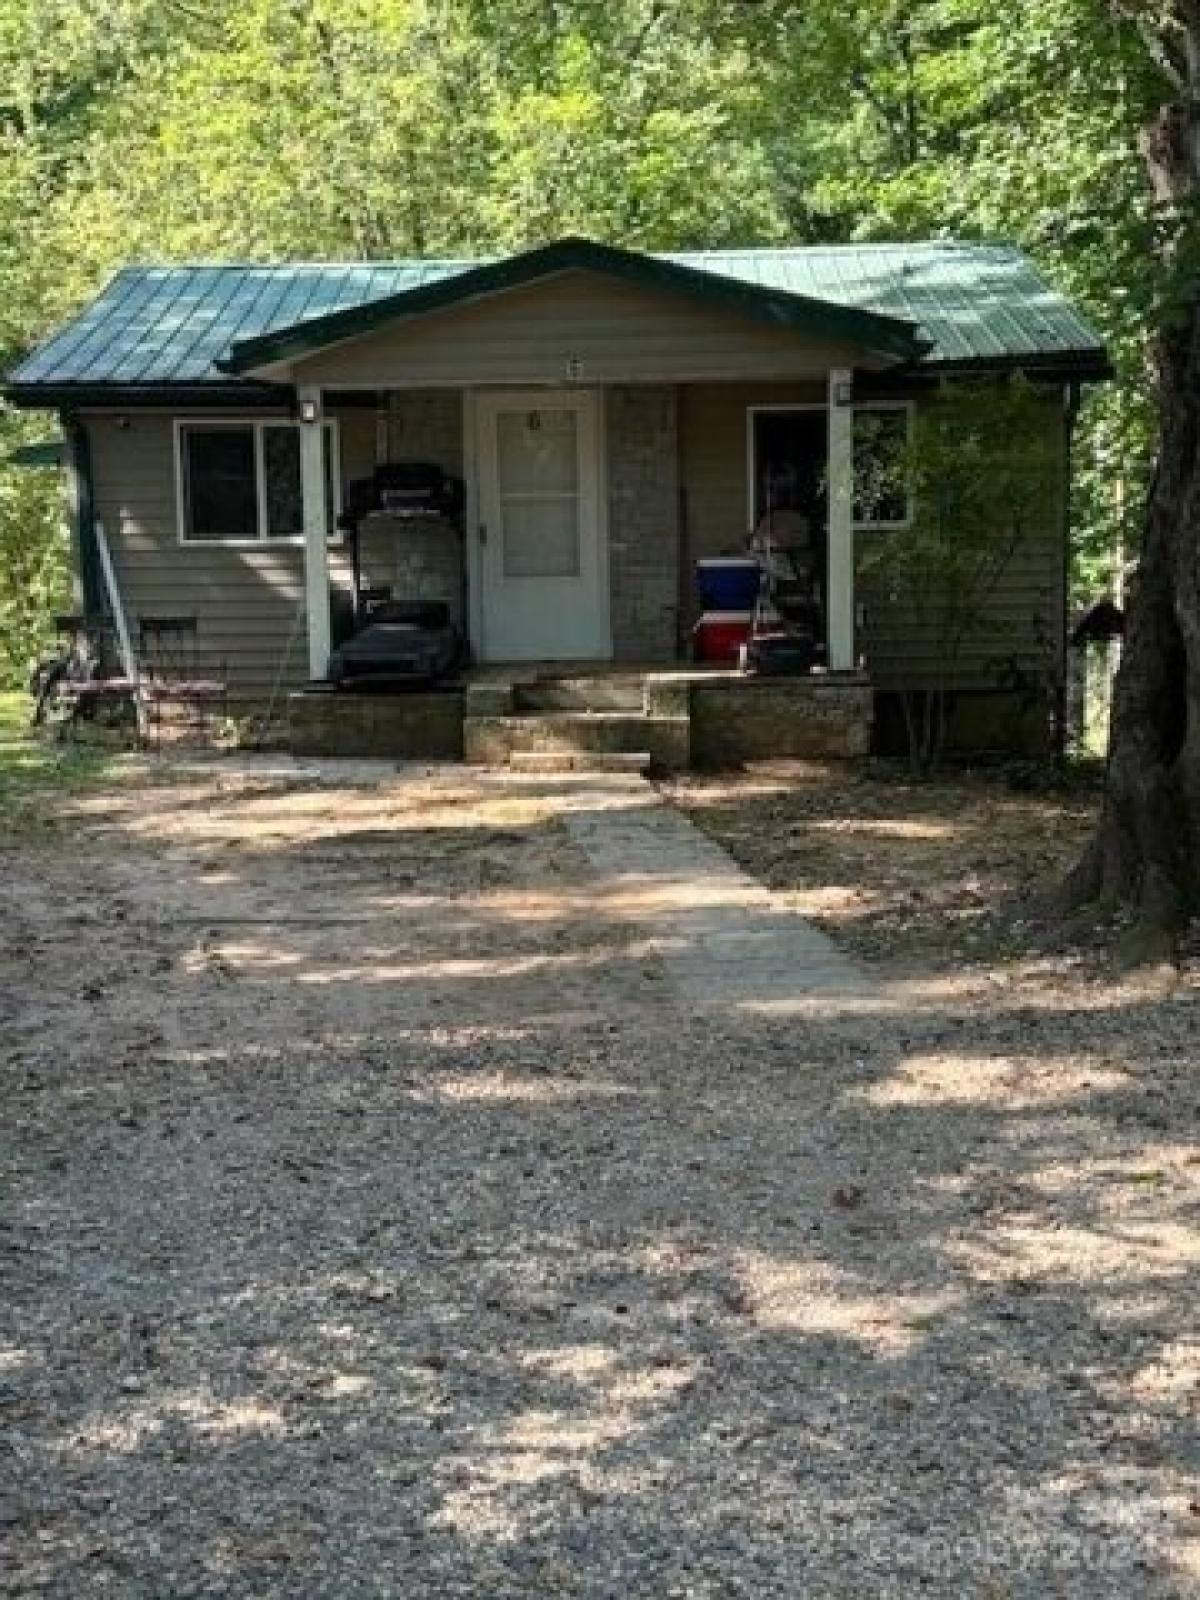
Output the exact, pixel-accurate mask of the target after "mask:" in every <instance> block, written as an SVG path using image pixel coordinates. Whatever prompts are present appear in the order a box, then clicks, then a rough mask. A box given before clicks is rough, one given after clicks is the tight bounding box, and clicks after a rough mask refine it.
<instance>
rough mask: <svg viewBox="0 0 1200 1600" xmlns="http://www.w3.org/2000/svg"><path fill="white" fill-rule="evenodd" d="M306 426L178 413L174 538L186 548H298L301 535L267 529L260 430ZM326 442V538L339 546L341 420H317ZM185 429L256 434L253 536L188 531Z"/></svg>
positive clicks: (276, 419) (274, 419) (266, 419)
mask: <svg viewBox="0 0 1200 1600" xmlns="http://www.w3.org/2000/svg"><path fill="white" fill-rule="evenodd" d="M307 426H310V424H307V423H303V422H298V421H297V420H296V419H295V418H293V417H286V416H278V417H176V418H175V428H174V432H175V531H176V542H177V543H178V544H181V545H186V546H187V547H188V549H189V550H197V549H200V550H202V549H211V550H229V549H237V550H257V549H258V548H259V546H260V545H284V546H289V545H290V546H299V545H302V544H303V543H304V535H303V534H302V533H269V532H268V531H267V471H266V449H265V441H264V437H263V436H264V434H265V433H266V430H267V429H268V428H295V429H296V430H297V432H298V431H299V430H300V429H301V428H303V427H307ZM320 426H321V428H322V429H323V430H324V433H325V437H326V439H327V440H328V449H329V466H330V476H331V478H332V480H333V483H332V487H333V520H332V526H331V527H330V528H329V530H328V542H329V543H330V544H340V543H341V542H342V538H343V534H342V530H341V529H340V528H339V526H338V518H339V517H340V516H341V512H342V437H341V427H340V423H339V419H338V418H337V417H325V418H324V419H323V420H322V422H321V424H320ZM188 428H202V429H204V430H205V431H209V432H211V431H215V430H216V429H218V428H237V429H242V430H245V429H247V428H248V429H250V431H251V433H252V434H253V438H254V502H255V506H256V508H257V519H258V532H257V534H253V535H247V534H230V535H228V536H227V537H222V538H220V539H194V538H193V537H192V536H191V534H190V532H189V531H188V482H187V461H186V458H185V455H184V434H185V430H187V429H188Z"/></svg>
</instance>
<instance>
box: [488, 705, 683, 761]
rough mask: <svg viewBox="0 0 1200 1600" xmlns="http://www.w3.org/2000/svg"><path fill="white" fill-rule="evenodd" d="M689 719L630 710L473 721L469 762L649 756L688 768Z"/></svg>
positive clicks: (572, 712)
mask: <svg viewBox="0 0 1200 1600" xmlns="http://www.w3.org/2000/svg"><path fill="white" fill-rule="evenodd" d="M690 734H691V727H690V723H689V721H688V719H687V718H686V717H644V716H642V715H640V714H637V713H633V712H629V711H543V712H535V713H526V714H524V715H520V716H509V717H467V718H466V720H465V722H464V724H463V744H464V751H465V755H466V759H467V760H468V761H474V762H478V763H480V764H481V765H484V766H506V765H507V764H508V763H509V761H510V760H511V758H512V757H513V755H514V754H517V753H544V754H555V755H575V754H591V755H643V754H646V753H647V752H648V753H649V757H650V761H651V763H652V764H653V765H654V766H656V767H665V768H669V769H672V770H677V769H681V768H684V767H686V766H687V764H688V759H689V755H690Z"/></svg>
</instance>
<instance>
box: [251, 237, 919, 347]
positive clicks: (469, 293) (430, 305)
mask: <svg viewBox="0 0 1200 1600" xmlns="http://www.w3.org/2000/svg"><path fill="white" fill-rule="evenodd" d="M569 271H583V272H601V273H605V274H607V275H608V276H610V277H616V278H622V279H624V280H626V281H627V282H632V283H636V284H640V285H641V286H642V287H644V288H648V289H662V290H665V291H667V292H668V293H671V292H675V293H682V294H687V295H690V296H693V297H695V298H697V299H701V300H706V301H709V302H712V303H715V304H717V305H719V306H721V307H723V308H725V309H726V310H730V311H737V312H741V313H742V314H743V315H745V316H747V317H750V318H752V319H753V320H754V321H757V322H769V323H772V324H773V325H774V326H775V327H779V328H791V329H794V330H798V331H800V332H804V333H812V334H816V335H817V336H819V337H825V338H833V339H840V340H844V341H845V342H846V343H848V344H853V345H855V346H857V347H858V348H859V349H861V350H869V351H872V352H875V353H878V354H880V355H885V356H890V357H891V358H892V359H894V360H896V361H903V360H912V359H914V358H915V357H917V356H920V355H921V354H923V352H924V351H925V350H926V349H927V348H928V346H929V341H928V340H927V339H924V338H922V336H921V334H920V331H919V330H918V329H917V327H916V326H915V325H914V324H913V322H912V321H911V320H910V319H907V318H901V317H897V316H895V315H891V314H885V313H881V312H879V311H877V310H875V309H874V308H872V307H867V306H861V305H859V306H849V305H846V304H845V303H843V302H840V301H837V300H830V299H828V298H826V297H824V296H819V295H813V294H805V293H801V292H800V291H798V290H795V289H780V288H779V287H777V286H776V285H775V284H773V283H768V282H751V281H749V280H748V279H745V278H739V277H737V276H735V275H734V274H732V273H726V272H713V271H707V270H705V269H704V268H703V267H699V266H697V265H696V264H695V263H694V261H693V260H692V258H691V257H683V256H675V257H667V256H647V255H640V254H638V253H637V252H636V251H633V250H618V249H615V248H614V247H613V246H611V245H603V244H595V243H593V242H592V241H591V240H590V239H560V240H559V241H558V242H557V243H556V244H550V245H545V246H543V247H542V248H541V249H538V250H527V251H524V252H522V253H521V254H520V255H515V256H509V257H507V258H505V259H504V260H501V261H488V262H484V263H481V264H477V265H475V266H473V267H469V268H467V269H466V270H463V271H459V272H457V273H454V274H452V275H448V276H446V277H444V278H442V279H440V280H439V281H437V282H434V283H428V284H423V285H420V286H415V287H413V288H408V289H402V290H399V291H398V292H397V293H395V294H392V295H389V296H387V297H385V298H384V299H382V300H377V301H375V302H373V303H372V304H368V305H361V306H354V307H350V308H349V309H347V310H344V311H333V312H330V313H328V314H327V315H326V316H323V317H318V318H316V319H308V320H306V321H304V322H301V323H299V324H297V325H296V326H294V327H292V328H287V329H283V330H281V331H278V332H268V333H264V334H260V335H259V336H258V337H257V338H251V339H240V340H238V341H236V342H235V344H234V345H233V349H232V351H231V353H230V356H229V359H228V361H226V362H222V363H220V365H222V366H225V367H226V368H227V369H228V370H229V371H230V372H235V373H236V372H249V371H252V370H253V369H254V368H256V367H261V366H264V365H266V364H268V363H271V362H277V361H286V360H288V359H290V358H293V357H296V356H301V355H305V354H308V353H310V352H311V351H313V350H319V349H320V348H321V347H322V346H323V345H328V344H332V343H334V342H335V341H336V340H339V339H348V338H354V337H355V336H356V335H358V334H362V333H369V332H370V331H371V330H372V329H373V328H378V327H381V326H382V325H383V324H384V323H387V322H391V321H394V320H395V319H396V318H397V317H405V316H416V315H420V314H421V313H422V312H426V311H436V310H440V309H441V308H443V307H445V306H452V305H459V304H461V303H462V302H464V301H466V300H474V299H478V298H480V297H481V296H483V295H489V294H496V293H499V292H500V291H502V290H504V289H515V288H517V287H519V286H520V285H522V284H528V283H536V282H537V281H538V279H539V278H546V277H549V276H550V275H551V274H552V273H556V272H569Z"/></svg>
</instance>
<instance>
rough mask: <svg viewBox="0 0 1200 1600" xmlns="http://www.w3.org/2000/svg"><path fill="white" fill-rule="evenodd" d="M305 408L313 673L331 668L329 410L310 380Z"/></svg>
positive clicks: (303, 395)
mask: <svg viewBox="0 0 1200 1600" xmlns="http://www.w3.org/2000/svg"><path fill="white" fill-rule="evenodd" d="M296 399H297V401H298V403H299V408H300V492H301V495H302V498H303V502H304V596H305V602H306V606H307V610H308V675H309V677H310V678H313V679H317V680H320V679H323V678H324V677H325V675H326V673H327V672H328V671H329V652H330V649H331V647H332V629H331V626H330V617H329V532H330V529H329V508H328V503H327V501H326V495H325V413H324V409H323V407H322V404H321V391H320V389H318V388H313V387H310V386H305V387H303V388H301V389H300V390H299V391H298V393H297V396H296Z"/></svg>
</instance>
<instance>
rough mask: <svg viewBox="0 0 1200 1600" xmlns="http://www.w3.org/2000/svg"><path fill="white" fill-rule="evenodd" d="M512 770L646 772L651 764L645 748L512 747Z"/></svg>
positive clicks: (509, 762)
mask: <svg viewBox="0 0 1200 1600" xmlns="http://www.w3.org/2000/svg"><path fill="white" fill-rule="evenodd" d="M508 764H509V766H510V767H511V768H512V769H513V771H514V772H637V773H640V772H646V771H648V770H649V768H650V767H652V766H653V765H654V762H653V760H652V758H651V755H650V752H649V751H648V750H514V751H513V753H512V755H511V756H509V758H508Z"/></svg>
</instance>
